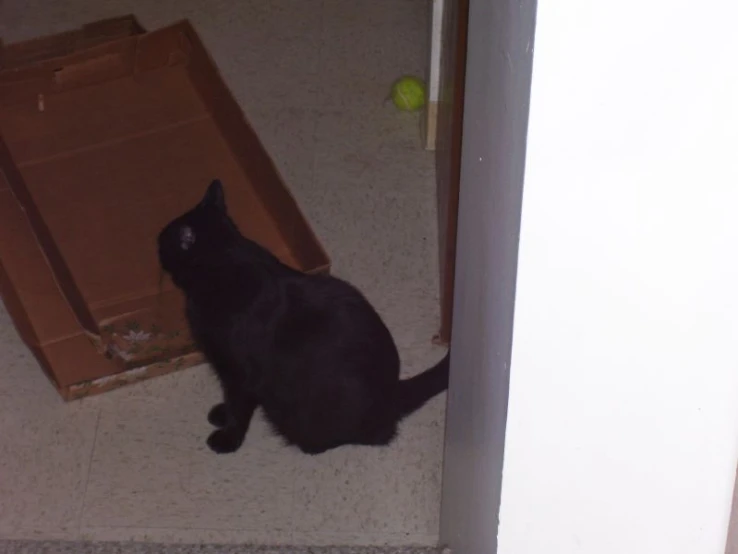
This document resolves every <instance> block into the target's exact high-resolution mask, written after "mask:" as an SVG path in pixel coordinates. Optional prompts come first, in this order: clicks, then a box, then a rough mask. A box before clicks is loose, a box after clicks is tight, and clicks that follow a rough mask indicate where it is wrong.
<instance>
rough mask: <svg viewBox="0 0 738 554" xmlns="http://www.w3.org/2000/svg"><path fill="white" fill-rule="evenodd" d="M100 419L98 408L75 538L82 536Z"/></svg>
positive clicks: (100, 410)
mask: <svg viewBox="0 0 738 554" xmlns="http://www.w3.org/2000/svg"><path fill="white" fill-rule="evenodd" d="M101 419H102V409H100V408H98V410H97V418H96V419H95V432H94V434H93V437H92V448H90V455H89V457H88V459H87V479H85V488H84V491H83V492H82V503H81V506H80V508H79V516H78V518H77V538H80V537H81V536H82V519H83V517H84V514H85V508H86V507H87V490H88V489H89V487H90V479H91V478H92V461H93V459H94V457H95V448H96V447H97V433H98V431H99V430H100V420H101Z"/></svg>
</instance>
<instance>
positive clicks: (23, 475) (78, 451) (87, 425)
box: [0, 350, 98, 538]
mask: <svg viewBox="0 0 738 554" xmlns="http://www.w3.org/2000/svg"><path fill="white" fill-rule="evenodd" d="M6 352H7V351H5V350H4V351H3V354H5V353H6ZM17 367H20V368H22V369H23V370H25V371H26V372H28V373H34V372H40V370H39V369H38V367H37V366H36V364H35V363H33V362H32V361H31V360H24V361H23V362H22V364H19V366H17ZM4 368H7V366H4ZM5 372H6V369H3V371H2V377H0V378H3V377H4V376H5V374H6V373H5ZM3 380H4V379H3ZM32 380H34V381H35V379H33V378H32ZM16 382H17V381H16ZM47 388H50V387H48V385H47V384H46V383H39V394H38V396H41V397H43V396H45V395H46V389H47ZM20 394H23V393H20ZM54 394H55V393H54ZM22 398H23V400H24V403H23V406H21V405H20V404H16V403H15V402H10V403H5V402H4V400H5V398H3V403H2V404H0V537H4V538H74V537H75V536H76V534H77V528H78V526H79V520H80V512H81V509H82V502H83V498H84V492H85V486H86V482H87V473H88V470H89V464H90V455H91V453H92V448H93V443H94V440H95V428H96V426H97V421H98V413H97V411H95V410H94V409H87V408H85V407H83V406H81V405H78V406H64V405H62V404H61V402H57V401H51V402H49V403H48V404H45V403H42V402H39V401H38V400H37V399H36V395H34V394H33V391H28V392H27V393H25V394H24V395H23V396H22Z"/></svg>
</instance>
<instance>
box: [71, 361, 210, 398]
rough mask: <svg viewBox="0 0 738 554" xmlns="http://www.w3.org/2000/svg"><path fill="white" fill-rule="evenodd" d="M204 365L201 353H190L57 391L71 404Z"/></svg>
mask: <svg viewBox="0 0 738 554" xmlns="http://www.w3.org/2000/svg"><path fill="white" fill-rule="evenodd" d="M205 363H206V360H205V357H204V356H203V355H202V353H200V352H191V353H189V354H185V355H183V356H179V357H177V358H172V359H171V360H169V361H168V362H164V363H162V362H159V363H155V364H150V365H145V366H142V367H137V368H133V369H129V370H127V371H122V372H120V373H115V374H113V375H109V376H105V377H100V378H98V379H93V380H90V381H84V382H82V383H76V384H74V385H70V386H67V387H59V386H57V390H58V391H59V394H60V395H61V396H62V398H63V399H64V400H65V401H67V402H71V401H74V400H80V399H82V398H86V397H88V396H96V395H98V394H102V393H104V392H110V391H112V390H115V389H119V388H121V387H124V386H127V385H132V384H134V383H138V382H140V381H147V380H149V379H153V378H155V377H161V376H163V375H168V374H170V373H175V372H177V371H181V370H183V369H187V368H190V367H194V366H197V365H202V364H205Z"/></svg>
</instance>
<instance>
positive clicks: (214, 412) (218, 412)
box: [208, 402, 228, 428]
mask: <svg viewBox="0 0 738 554" xmlns="http://www.w3.org/2000/svg"><path fill="white" fill-rule="evenodd" d="M208 421H209V422H210V425H212V426H214V427H218V428H221V427H225V426H226V425H227V424H228V408H226V405H225V403H223V402H221V403H220V404H216V405H215V406H213V407H212V408H211V410H210V412H209V413H208Z"/></svg>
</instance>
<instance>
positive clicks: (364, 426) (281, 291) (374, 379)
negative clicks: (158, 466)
mask: <svg viewBox="0 0 738 554" xmlns="http://www.w3.org/2000/svg"><path fill="white" fill-rule="evenodd" d="M158 241H159V259H160V262H161V266H162V268H163V269H164V270H165V271H166V272H167V273H169V274H170V275H171V277H172V280H173V281H174V283H175V284H176V285H177V286H178V287H180V288H181V289H182V290H183V291H184V293H185V295H186V297H187V317H188V320H189V323H190V326H191V329H192V332H193V336H194V337H195V340H196V341H197V342H198V344H199V346H200V347H201V349H202V351H203V352H204V354H205V356H206V357H207V359H208V360H209V361H210V363H211V365H212V367H213V368H214V370H215V372H216V374H217V375H218V378H219V379H220V382H221V385H222V388H223V396H224V402H223V403H221V404H218V405H216V406H214V407H213V408H212V410H211V411H210V413H209V415H208V420H209V421H210V423H212V424H213V425H214V426H216V427H218V430H216V431H214V432H213V433H212V434H211V435H210V437H209V438H208V445H209V446H210V448H211V449H212V450H213V451H215V452H218V453H225V452H234V451H236V450H237V449H238V448H239V447H240V446H241V444H242V443H243V440H244V437H245V435H246V431H247V430H248V427H249V422H250V420H251V416H252V415H253V413H254V410H255V409H256V408H257V407H258V406H261V407H262V408H263V410H264V413H265V415H266V418H267V419H268V421H269V422H270V423H271V425H272V426H273V428H274V429H275V431H276V432H277V433H278V434H280V435H281V436H282V437H284V438H285V439H286V441H287V442H288V443H290V444H294V445H296V446H297V447H299V448H300V449H301V450H302V451H303V452H305V453H307V454H319V453H322V452H325V451H326V450H329V449H331V448H335V447H337V446H341V445H345V444H363V445H386V444H389V443H390V441H392V439H393V438H394V437H395V434H396V432H397V424H398V422H399V421H400V420H401V419H402V418H403V417H405V416H407V415H408V414H410V413H411V412H413V411H415V410H416V409H418V408H419V407H421V406H422V405H423V404H424V403H425V402H426V401H427V400H429V399H430V398H432V397H433V396H435V395H437V394H439V393H441V392H443V391H444V390H445V389H446V388H447V386H448V354H447V355H446V357H444V358H443V360H441V361H440V362H439V363H438V364H437V365H436V366H435V367H433V368H431V369H429V370H427V371H425V372H423V373H421V374H420V375H418V376H416V377H413V378H411V379H407V380H403V381H401V380H400V379H399V375H400V359H399V356H398V353H397V347H396V346H395V343H394V341H393V340H392V336H391V335H390V332H389V330H388V329H387V327H386V326H385V324H384V323H383V322H382V320H381V319H380V317H379V315H378V314H377V312H376V311H375V310H374V308H372V306H371V305H370V304H369V302H368V301H367V300H366V299H365V298H364V296H362V294H361V293H360V292H359V291H358V290H357V289H355V288H354V287H353V286H351V285H350V284H348V283H346V282H344V281H342V280H340V279H337V278H336V277H331V276H328V275H306V274H304V273H300V272H298V271H295V270H293V269H291V268H289V267H287V266H286V265H284V264H282V263H281V262H280V261H279V260H277V258H276V257H274V256H273V255H272V254H271V253H270V252H268V251H267V250H266V249H264V248H262V247H261V246H259V245H258V244H256V243H255V242H253V241H251V240H249V239H247V238H245V237H243V236H242V235H241V233H240V232H239V231H238V229H237V227H236V225H235V224H234V223H233V221H232V220H231V218H230V217H229V216H228V214H227V211H226V206H225V198H224V193H223V187H222V185H221V183H220V181H214V182H213V183H212V184H211V185H210V187H209V188H208V191H207V193H206V194H205V197H204V198H203V200H202V201H201V202H200V203H199V204H198V205H197V206H196V207H195V208H194V209H192V210H191V211H189V212H187V213H186V214H184V215H182V216H181V217H179V218H177V219H175V220H174V221H172V222H171V223H170V224H169V225H167V226H166V227H165V228H164V230H163V231H162V232H161V233H160V235H159V239H158Z"/></svg>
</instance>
